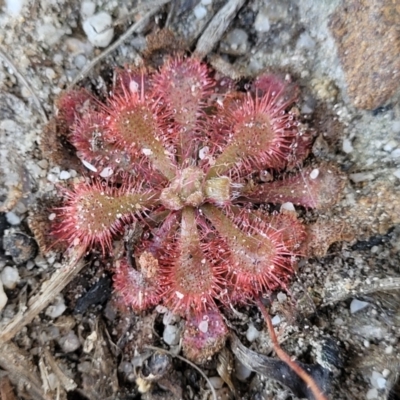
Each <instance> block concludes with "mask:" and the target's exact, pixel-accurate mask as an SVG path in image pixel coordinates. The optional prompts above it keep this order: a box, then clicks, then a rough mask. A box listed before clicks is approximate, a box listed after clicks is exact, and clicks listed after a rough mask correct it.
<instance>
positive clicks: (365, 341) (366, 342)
mask: <svg viewBox="0 0 400 400" xmlns="http://www.w3.org/2000/svg"><path fill="white" fill-rule="evenodd" d="M363 345H364V347H365V348H366V349H368V348H369V346H370V344H369V341H368V340H364V341H363Z"/></svg>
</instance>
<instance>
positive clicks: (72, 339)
mask: <svg viewBox="0 0 400 400" xmlns="http://www.w3.org/2000/svg"><path fill="white" fill-rule="evenodd" d="M59 344H60V346H61V348H62V349H63V351H64V352H65V353H71V352H73V351H75V350H78V349H79V347H80V346H81V342H80V341H79V338H78V336H76V335H75V333H74V332H73V331H70V332H68V333H67V334H66V335H65V336H63V337H62V338H61V339H60V340H59Z"/></svg>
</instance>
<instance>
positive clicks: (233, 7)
mask: <svg viewBox="0 0 400 400" xmlns="http://www.w3.org/2000/svg"><path fill="white" fill-rule="evenodd" d="M244 3H245V0H230V1H228V3H227V4H225V5H224V6H223V7H222V8H221V9H220V10H219V11H218V12H217V13H216V14H215V16H214V18H213V19H212V21H211V22H210V23H209V24H208V26H207V28H206V29H205V30H204V32H203V34H202V35H201V36H200V39H199V40H198V41H197V46H196V50H195V52H194V55H195V56H197V57H199V58H203V57H204V56H206V55H207V54H209V53H210V52H211V50H212V49H213V48H214V47H215V45H216V44H217V42H218V41H219V40H220V39H221V37H222V35H223V34H224V33H225V32H226V30H227V28H228V26H229V24H230V23H231V21H232V19H233V18H234V17H235V15H236V13H237V12H238V11H239V9H240V8H241V7H242V6H243V4H244Z"/></svg>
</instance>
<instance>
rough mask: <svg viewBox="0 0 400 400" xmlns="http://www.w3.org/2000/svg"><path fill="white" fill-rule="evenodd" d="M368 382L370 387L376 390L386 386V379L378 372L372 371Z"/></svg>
mask: <svg viewBox="0 0 400 400" xmlns="http://www.w3.org/2000/svg"><path fill="white" fill-rule="evenodd" d="M370 381H371V385H372V386H373V387H374V388H376V389H384V388H385V386H386V379H385V378H384V377H383V376H382V374H381V373H380V372H378V371H372V375H371V377H370Z"/></svg>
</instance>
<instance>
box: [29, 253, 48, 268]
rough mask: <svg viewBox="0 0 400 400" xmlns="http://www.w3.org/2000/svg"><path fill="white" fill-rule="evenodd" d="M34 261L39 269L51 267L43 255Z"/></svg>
mask: <svg viewBox="0 0 400 400" xmlns="http://www.w3.org/2000/svg"><path fill="white" fill-rule="evenodd" d="M33 261H34V262H35V264H36V266H37V267H39V268H42V269H47V268H48V267H49V264H47V260H46V259H45V258H44V257H43V256H41V255H38V256H36V258H35V259H34V260H33Z"/></svg>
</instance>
